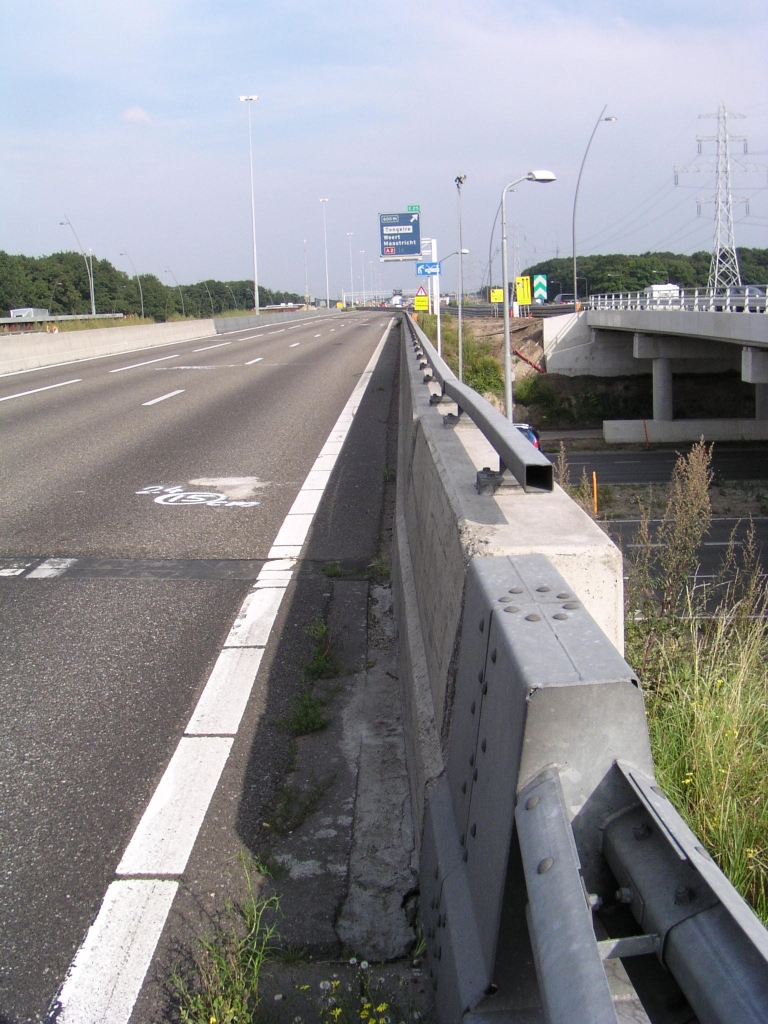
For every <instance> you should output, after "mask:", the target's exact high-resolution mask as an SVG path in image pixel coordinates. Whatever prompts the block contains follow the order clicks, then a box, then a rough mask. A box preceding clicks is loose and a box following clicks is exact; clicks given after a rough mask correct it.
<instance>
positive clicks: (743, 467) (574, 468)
mask: <svg viewBox="0 0 768 1024" xmlns="http://www.w3.org/2000/svg"><path fill="white" fill-rule="evenodd" d="M680 450H681V451H685V450H687V449H686V446H681V449H680ZM549 457H550V458H551V459H553V460H554V458H555V456H554V455H553V454H552V453H550V455H549ZM567 461H568V467H569V469H570V471H571V480H572V481H574V482H578V481H579V479H580V478H581V471H582V468H583V469H586V471H587V475H588V476H589V477H590V478H591V476H592V472H593V471H594V472H596V473H597V479H598V481H599V482H600V483H601V484H641V483H642V484H645V483H666V482H668V481H669V478H670V476H671V474H672V469H673V468H674V465H675V462H676V461H677V452H675V451H672V450H670V449H664V450H658V449H656V450H651V451H647V452H645V451H619V452H584V453H580V452H574V453H573V454H570V455H568V458H567ZM712 469H713V471H714V473H715V475H716V477H719V478H720V479H722V480H766V479H768V447H766V446H765V445H762V446H760V445H751V444H748V443H746V442H745V444H744V445H740V446H739V447H734V448H724V447H721V446H718V445H717V444H715V448H714V453H713V458H712Z"/></svg>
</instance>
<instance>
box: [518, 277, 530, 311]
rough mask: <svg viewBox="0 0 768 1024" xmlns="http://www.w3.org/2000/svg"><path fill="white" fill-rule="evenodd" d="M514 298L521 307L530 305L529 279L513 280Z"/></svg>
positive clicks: (519, 278)
mask: <svg viewBox="0 0 768 1024" xmlns="http://www.w3.org/2000/svg"><path fill="white" fill-rule="evenodd" d="M515 297H516V299H517V301H518V302H519V303H520V305H521V306H530V304H531V279H530V277H516V278H515Z"/></svg>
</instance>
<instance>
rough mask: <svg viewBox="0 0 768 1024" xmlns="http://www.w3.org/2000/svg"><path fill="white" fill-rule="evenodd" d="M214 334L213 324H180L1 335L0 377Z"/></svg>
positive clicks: (181, 322)
mask: <svg viewBox="0 0 768 1024" xmlns="http://www.w3.org/2000/svg"><path fill="white" fill-rule="evenodd" d="M214 333H215V332H214V328H213V320H179V321H175V322H172V323H167V324H136V325H133V326H130V327H103V328H97V329H96V330H93V331H61V332H59V333H58V334H47V333H44V332H40V333H35V334H9V335H2V336H0V374H4V373H14V372H17V371H19V370H32V369H35V368H36V367H39V366H53V365H55V364H57V363H70V362H76V361H77V360H78V359H93V358H96V357H98V356H110V355H117V354H118V353H120V352H136V351H139V350H141V349H145V348H156V347H159V346H162V345H176V344H178V343H179V342H180V341H194V340H196V339H197V338H210V337H212V336H213V334H214Z"/></svg>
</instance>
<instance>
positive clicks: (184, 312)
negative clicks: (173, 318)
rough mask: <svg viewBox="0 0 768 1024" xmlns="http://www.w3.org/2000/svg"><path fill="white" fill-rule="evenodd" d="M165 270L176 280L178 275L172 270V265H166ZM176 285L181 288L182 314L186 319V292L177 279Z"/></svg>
mask: <svg viewBox="0 0 768 1024" xmlns="http://www.w3.org/2000/svg"><path fill="white" fill-rule="evenodd" d="M165 272H166V274H170V275H171V277H172V278H173V280H174V281H176V275H175V274H174V272H173V271H172V270H171V268H170V267H166V268H165ZM176 287H177V288H178V289H179V295H180V296H181V315H182V316H183V317H184V319H185V320H186V318H187V314H186V311H185V309H184V292H183V291H182V290H181V285H180V284H179V282H178V281H176Z"/></svg>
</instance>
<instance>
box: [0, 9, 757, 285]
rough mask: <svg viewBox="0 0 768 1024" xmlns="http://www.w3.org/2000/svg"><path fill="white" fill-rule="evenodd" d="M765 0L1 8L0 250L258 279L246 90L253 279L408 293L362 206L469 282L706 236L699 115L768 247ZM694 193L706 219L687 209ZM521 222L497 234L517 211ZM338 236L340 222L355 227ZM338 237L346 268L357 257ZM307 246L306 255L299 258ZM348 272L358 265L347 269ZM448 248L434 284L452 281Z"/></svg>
mask: <svg viewBox="0 0 768 1024" xmlns="http://www.w3.org/2000/svg"><path fill="white" fill-rule="evenodd" d="M764 14H765V11H764V5H763V3H762V2H760V0H733V2H732V3H731V4H730V5H727V6H726V5H723V4H722V3H719V2H714V0H697V2H693V0H678V2H677V3H675V4H671V3H669V2H668V0H667V2H662V0H633V2H629V0H614V2H611V3H607V2H602V0H578V2H577V0H559V2H558V0H555V2H551V3H547V2H541V3H538V4H527V5H522V4H520V3H517V2H513V0H506V2H499V0H475V2H474V3H472V4H469V3H465V2H460V0H420V2H418V3H415V2H413V0H409V2H406V0H387V2H386V3H384V2H381V0H366V2H365V3H362V2H358V3H351V2H349V0H324V2H323V3H322V4H321V3H317V2H316V3H313V4H310V3H308V2H305V0H280V2H276V0H249V2H245V0H98V2H96V0H28V2H27V3H24V4H22V3H20V2H19V0H5V2H4V4H3V23H4V25H5V30H4V33H3V36H4V39H5V43H6V45H5V47H4V52H3V60H2V62H0V137H1V138H2V145H0V249H2V250H5V251H6V252H11V253H25V254H27V255H30V256H37V255H42V254H46V253H50V252H54V251H60V250H62V249H74V248H76V247H77V243H76V241H75V238H74V236H73V233H72V231H71V230H70V228H69V227H68V226H66V225H64V226H62V224H61V222H62V221H63V220H64V217H65V216H66V217H68V218H69V220H70V222H71V223H72V225H73V226H74V228H75V229H76V231H77V234H78V236H79V239H80V242H81V243H82V245H83V247H84V248H85V249H93V251H94V253H95V254H96V255H97V256H99V257H101V258H104V257H106V258H108V259H110V260H111V261H112V262H113V263H114V264H115V265H116V266H118V267H120V268H121V269H123V270H125V271H126V272H128V273H131V272H132V271H131V264H130V263H129V261H128V258H127V257H125V256H121V255H120V254H121V253H122V252H128V253H129V254H130V257H131V259H132V260H133V264H134V265H135V266H136V268H137V269H138V271H139V273H154V274H156V275H157V276H158V277H160V278H161V280H163V281H165V282H166V283H172V277H171V272H172V274H173V275H175V277H176V278H177V279H178V280H179V281H180V282H181V283H191V282H193V281H198V280H202V279H204V278H218V279H222V280H235V279H238V280H239V279H245V278H249V277H252V276H253V262H252V243H251V207H250V203H251V192H250V182H249V164H248V111H247V106H248V105H247V104H245V103H241V102H239V100H238V97H239V96H240V95H243V94H256V95H258V100H257V101H255V102H254V103H253V104H250V106H251V116H252V132H253V163H254V185H255V211H256V235H257V247H258V267H259V271H258V272H259V283H260V284H262V285H265V286H267V287H270V288H280V289H286V290H291V291H296V292H299V293H303V292H304V288H305V266H306V279H307V282H308V286H309V290H310V292H311V293H313V294H317V295H319V296H323V295H324V294H325V265H324V240H323V205H322V204H321V203H320V202H319V200H320V199H321V198H327V199H328V202H327V204H324V205H325V209H326V214H327V239H328V262H329V278H330V291H331V294H332V296H337V295H340V294H341V292H342V289H344V290H346V291H347V292H349V291H350V290H351V289H352V288H354V290H355V291H356V292H357V293H358V294H359V292H360V291H361V290H362V285H363V281H362V277H363V274H364V275H365V286H366V289H367V290H370V288H371V283H373V285H374V286H376V287H380V288H381V289H382V290H384V291H387V290H389V289H391V288H392V287H404V288H412V287H413V286H414V283H415V277H414V267H413V264H412V263H400V264H394V265H393V264H382V263H380V262H379V259H378V256H379V238H378V215H379V214H380V213H389V212H399V211H401V210H405V209H406V207H407V206H408V205H411V204H417V205H419V206H420V207H421V222H422V234H423V235H426V236H430V237H434V238H435V239H436V240H437V247H438V256H448V254H449V253H451V252H453V251H454V250H456V249H457V248H458V216H457V214H458V209H457V190H456V187H455V185H454V179H455V177H456V176H457V175H458V174H465V175H466V182H465V184H464V185H463V188H462V227H463V245H464V247H465V248H467V249H469V252H470V254H469V255H468V256H466V257H465V264H464V266H465V271H464V272H465V287H467V288H468V289H471V288H472V287H479V286H480V285H481V282H482V280H483V278H485V280H486V281H487V268H488V260H489V249H490V251H491V254H492V256H493V259H494V266H495V271H494V281H495V282H496V283H498V282H499V281H500V277H501V274H500V259H499V256H498V252H497V250H498V246H499V234H498V227H497V230H496V234H495V237H494V241H493V245H492V247H491V229H492V225H493V222H494V217H495V214H496V211H497V209H498V206H499V200H500V196H501V191H502V189H503V188H504V186H505V185H506V184H507V183H509V182H510V181H512V180H514V179H516V178H518V177H521V176H522V175H524V174H525V173H526V172H527V171H529V170H531V169H539V168H546V169H549V170H552V171H553V172H554V173H555V174H556V176H557V181H556V182H554V183H552V184H538V183H531V182H524V183H523V184H521V185H519V186H518V187H517V190H516V191H515V192H514V193H511V194H510V195H509V198H508V201H507V208H508V213H507V216H508V221H509V224H510V264H512V262H513V258H514V254H515V246H514V244H513V242H514V237H515V235H516V237H517V248H518V252H519V265H520V266H521V267H524V266H526V265H529V264H531V263H533V262H536V261H539V260H542V259H548V258H550V257H551V256H554V255H557V254H559V255H566V256H567V255H570V254H571V217H572V210H573V201H574V190H575V187H576V181H577V177H578V174H579V167H580V165H581V161H582V158H583V157H584V153H585V149H586V146H587V143H588V142H589V138H590V134H591V132H592V129H593V128H594V126H595V123H596V122H597V119H598V117H599V115H600V113H601V111H602V110H603V107H604V106H606V105H607V110H606V114H605V116H613V117H616V118H617V120H616V121H615V122H605V123H603V122H601V123H600V124H599V126H598V129H597V131H596V133H595V136H594V141H593V143H592V145H591V148H590V151H589V156H588V159H587V162H586V164H585V167H584V173H583V177H582V182H581V188H580V192H579V204H578V221H577V227H578V251H579V253H580V254H587V253H598V252H603V253H607V252H625V253H633V252H644V251H648V250H670V251H675V252H694V251H696V250H701V249H710V248H711V244H712V230H713V207H712V205H711V204H708V203H707V202H706V200H707V199H708V198H709V197H711V196H712V194H713V191H714V176H713V175H712V174H710V173H707V172H705V171H700V172H691V173H683V174H680V175H679V178H678V180H679V184H678V186H677V187H675V185H674V177H673V175H674V168H675V167H676V166H677V167H680V166H684V167H691V166H693V167H696V166H702V165H704V164H706V163H707V158H708V154H710V153H711V152H712V145H711V144H709V143H707V142H704V143H703V144H702V155H701V156H699V155H698V154H697V136H699V135H702V134H704V135H708V134H712V133H713V132H714V131H715V130H716V121H714V120H702V119H700V118H699V115H700V114H711V113H714V112H715V111H716V110H717V108H718V105H719V104H720V103H721V102H724V103H725V105H726V107H727V109H728V110H729V111H731V112H733V113H739V114H743V115H745V119H744V120H734V121H733V122H732V124H731V130H732V131H733V132H734V133H735V134H738V135H746V136H748V137H749V154H748V155H747V156H744V155H743V154H742V153H741V150H742V146H741V144H740V143H738V144H735V145H734V146H733V153H734V156H737V155H738V157H739V159H740V160H741V161H742V162H747V163H748V164H749V165H751V166H753V167H754V168H756V169H755V170H752V171H749V172H735V173H734V177H733V183H734V186H736V187H735V195H737V196H739V197H741V198H749V213H748V214H747V207H746V205H745V204H743V203H737V204H736V205H735V207H734V218H735V221H736V226H735V232H736V242H737V244H738V245H743V246H754V247H760V248H764V247H768V171H767V170H766V167H767V166H768V89H766V86H767V85H768V71H767V70H766V68H768V62H766V60H765V53H766V50H767V49H768V47H767V46H766V43H768V27H767V24H766V19H765V16H764ZM697 199H700V200H704V202H703V203H702V204H701V215H697ZM513 226H514V227H513ZM350 232H351V237H350V235H349V233H350ZM350 244H351V253H352V259H351V261H350ZM305 253H306V257H305ZM350 263H351V265H350ZM456 263H457V260H456V258H455V257H453V258H449V259H448V260H447V262H446V264H445V267H444V277H443V281H444V289H445V290H448V289H449V288H451V287H455V267H456Z"/></svg>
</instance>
